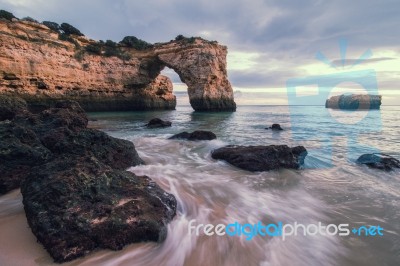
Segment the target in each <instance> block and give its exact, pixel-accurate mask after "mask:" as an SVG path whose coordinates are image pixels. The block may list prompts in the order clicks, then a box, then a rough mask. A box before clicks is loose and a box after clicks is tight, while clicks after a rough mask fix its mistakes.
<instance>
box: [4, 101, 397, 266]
mask: <svg viewBox="0 0 400 266" xmlns="http://www.w3.org/2000/svg"><path fill="white" fill-rule="evenodd" d="M399 114H400V106H382V108H381V110H370V111H356V112H346V111H341V110H327V109H325V107H324V106H290V107H289V106H265V105H256V106H255V105H253V106H250V105H249V106H246V105H239V106H238V108H237V111H236V112H221V113H207V112H204V113H203V112H195V111H193V109H192V108H191V107H190V106H189V105H178V106H177V108H176V110H172V111H147V112H113V113H90V114H89V117H90V127H92V128H96V129H99V130H102V131H105V132H106V133H108V134H110V135H111V136H113V137H117V138H122V139H126V140H129V141H132V142H133V143H134V145H135V147H136V149H137V151H138V153H139V155H140V156H141V158H142V159H143V160H144V161H145V163H146V164H145V165H140V166H136V167H131V168H129V169H128V170H129V171H131V172H133V173H135V174H137V175H147V176H149V177H151V178H152V179H153V180H154V181H155V182H157V184H158V185H159V186H161V187H162V188H163V189H164V190H166V191H167V192H169V193H172V194H173V195H175V197H176V199H177V202H178V207H177V215H176V217H175V218H174V220H173V221H172V222H171V223H170V224H169V225H168V235H167V238H166V240H165V241H164V242H162V243H137V244H131V245H128V246H126V247H125V248H123V249H122V250H121V251H110V250H98V251H95V252H92V253H90V254H89V255H87V256H86V257H84V258H80V259H77V260H74V261H72V262H68V263H65V264H63V265H68V266H70V265H107V266H111V265H113V266H114V265H118V266H125V265H126V266H128V265H129V266H130V265H140V266H144V265H146V266H147V265H157V266H161V265H168V266H169V265H171V266H179V265H208V266H213V265H216V266H217V265H226V266H232V265H246V266H249V265H265V266H266V265H268V266H270V265H271V266H272V265H274V266H275V265H282V266H293V265H304V266H312V265H316V266H317V265H318V266H319V265H328V266H329V265H332V266H333V265H337V266H339V265H340V266H350V265H363V266H373V265H374V266H375V265H381V266H383V265H390V266H396V265H400V171H399V170H395V171H390V172H386V171H380V170H375V169H370V168H368V167H366V166H362V165H358V164H357V162H356V160H357V158H358V157H359V156H360V155H362V154H364V153H373V152H381V153H385V154H388V155H391V156H393V157H395V158H397V159H400V124H399V118H400V117H399ZM155 117H158V118H161V119H164V120H168V121H171V122H172V126H171V127H168V128H159V129H148V128H146V127H145V124H146V123H147V122H148V121H149V120H150V119H152V118H155ZM273 123H279V124H280V125H281V127H282V128H283V130H282V131H272V130H270V129H266V128H268V127H270V126H271V125H272V124H273ZM194 130H209V131H212V132H214V133H215V134H216V135H217V139H216V140H212V141H195V142H192V141H185V140H169V139H168V138H169V137H171V136H172V135H173V134H177V133H180V132H183V131H188V132H192V131H194ZM226 145H288V146H297V145H303V146H304V147H305V148H306V149H307V150H308V155H307V157H306V160H305V163H304V165H303V167H302V168H301V169H297V170H293V169H281V170H276V171H269V172H248V171H245V170H241V169H238V168H236V167H234V166H232V165H230V164H228V163H226V162H224V161H218V160H214V159H212V158H211V152H212V151H213V150H214V149H217V148H220V147H223V146H226ZM259 222H261V223H262V224H264V225H267V224H273V225H277V226H278V225H279V224H280V225H283V226H286V225H287V227H285V228H286V229H287V231H286V233H287V234H288V235H286V237H285V238H283V237H282V235H279V232H280V233H282V231H279V229H277V231H274V232H278V233H277V234H276V235H272V234H271V235H269V234H267V235H265V234H264V236H263V235H261V234H257V235H254V237H252V238H251V239H248V237H247V235H248V234H249V232H251V230H252V229H251V227H248V228H247V229H246V230H245V231H243V232H242V234H241V235H240V234H239V231H240V230H239V229H238V232H237V233H238V234H236V235H228V234H225V235H217V234H213V235H211V236H209V235H207V234H205V233H204V231H202V230H199V234H197V233H196V230H195V229H193V230H190V225H193V226H197V225H199V224H204V225H205V224H212V225H214V226H216V225H218V224H224V225H229V224H236V225H245V224H249V225H255V224H258V223H259ZM300 224H301V225H304V228H306V231H307V230H308V231H307V232H306V233H304V232H303V230H302V227H301V226H300ZM295 225H298V228H297V229H299V230H298V231H297V232H296V233H297V234H295V233H294V232H293V233H292V234H289V233H290V229H293V228H294V226H295ZM310 225H322V226H329V228H330V230H328V231H327V233H325V234H322V233H320V232H321V231H318V232H317V231H316V230H314V229H315V226H314V227H309V226H310ZM339 226H341V228H342V229H343V228H348V229H349V231H348V232H347V233H348V234H342V235H340V234H339V232H340V231H338V230H336V229H338V228H339ZM271 228H272V227H271ZM274 228H275V227H274ZM276 228H278V227H276ZM371 228H372V229H371ZM377 228H378V229H379V228H381V229H380V230H375V229H377ZM200 229H201V228H200ZM236 229H237V228H236ZM281 229H282V227H281ZM286 229H285V230H286ZM353 229H354V230H355V232H353ZM0 232H1V233H0V265H2V266H3V265H4V266H12V265H15V266H24V265H57V264H54V263H53V262H52V259H51V257H50V256H49V255H48V254H47V253H46V251H45V250H44V249H43V247H42V246H41V245H40V243H37V241H36V238H35V237H34V236H33V234H32V233H31V231H30V229H29V227H28V225H27V222H26V218H25V215H24V211H23V205H22V196H21V194H20V192H19V190H15V191H12V192H10V193H9V194H7V195H4V196H2V197H0ZM378 232H379V233H378ZM342 233H343V232H342Z"/></svg>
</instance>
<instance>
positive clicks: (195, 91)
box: [0, 20, 236, 111]
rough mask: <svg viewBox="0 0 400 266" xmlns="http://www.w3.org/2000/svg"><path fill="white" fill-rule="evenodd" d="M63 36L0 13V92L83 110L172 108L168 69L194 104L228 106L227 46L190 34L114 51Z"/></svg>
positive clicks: (37, 105)
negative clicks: (109, 53) (72, 103)
mask: <svg viewBox="0 0 400 266" xmlns="http://www.w3.org/2000/svg"><path fill="white" fill-rule="evenodd" d="M68 38H69V41H66V40H60V39H59V34H58V33H57V32H56V31H53V30H51V29H49V28H48V27H46V26H45V25H43V24H40V23H35V22H30V21H18V20H14V21H7V20H0V55H1V56H0V69H1V71H0V93H1V94H8V95H13V96H19V97H21V98H23V99H25V100H26V101H27V102H28V104H29V105H30V107H31V108H34V109H36V110H43V109H45V108H48V107H52V106H53V105H54V102H56V101H57V100H60V99H63V100H65V99H68V100H74V101H77V102H78V103H79V104H80V105H81V106H82V107H83V108H84V109H85V110H86V111H116V110H120V111H125V110H154V109H174V108H175V106H176V98H175V96H174V95H173V93H172V82H171V80H170V79H169V78H168V77H165V76H162V75H160V72H161V71H162V70H163V69H164V68H165V67H169V68H172V69H173V70H175V72H176V73H177V74H178V75H179V76H180V78H181V80H182V82H184V83H186V85H187V86H188V94H189V99H190V103H191V105H192V107H193V108H194V109H195V110H197V111H234V110H235V109H236V104H235V102H234V98H233V90H232V87H231V85H230V83H229V81H228V79H227V70H226V55H227V48H226V47H225V46H222V45H219V44H218V43H216V42H210V41H206V40H203V39H200V38H193V40H192V41H187V40H179V41H170V42H168V43H160V44H155V45H153V46H152V48H148V49H146V50H142V51H139V50H136V49H134V48H130V47H127V46H124V45H123V44H118V46H117V48H118V49H119V50H118V51H119V52H120V55H113V56H106V55H104V54H94V53H90V52H88V51H87V49H86V48H87V47H88V46H90V45H99V43H98V42H95V41H93V40H90V39H88V38H86V37H85V36H76V35H69V36H68Z"/></svg>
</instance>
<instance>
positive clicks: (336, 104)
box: [325, 94, 382, 110]
mask: <svg viewBox="0 0 400 266" xmlns="http://www.w3.org/2000/svg"><path fill="white" fill-rule="evenodd" d="M381 104H382V96H381V95H369V94H349V95H345V94H343V95H338V96H332V97H331V98H329V99H327V100H326V102H325V107H326V108H332V109H342V110H357V109H358V110H369V109H379V108H380V106H381Z"/></svg>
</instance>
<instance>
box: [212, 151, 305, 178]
mask: <svg viewBox="0 0 400 266" xmlns="http://www.w3.org/2000/svg"><path fill="white" fill-rule="evenodd" d="M306 156H307V150H306V149H305V148H304V147H303V146H297V147H293V148H290V147H288V146H286V145H270V146H232V145H230V146H226V147H223V148H219V149H216V150H214V151H213V152H212V153H211V157H212V158H214V159H220V160H225V161H227V162H228V163H230V164H232V165H234V166H236V167H238V168H241V169H244V170H248V171H252V172H255V171H269V170H275V169H280V168H291V169H298V168H300V166H301V165H302V164H304V159H305V157H306Z"/></svg>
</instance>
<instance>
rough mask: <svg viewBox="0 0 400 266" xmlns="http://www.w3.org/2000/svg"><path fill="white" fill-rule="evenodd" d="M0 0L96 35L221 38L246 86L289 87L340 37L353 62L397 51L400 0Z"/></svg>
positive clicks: (333, 50) (334, 53) (334, 50)
mask: <svg viewBox="0 0 400 266" xmlns="http://www.w3.org/2000/svg"><path fill="white" fill-rule="evenodd" d="M0 5H1V6H2V8H3V9H7V10H9V11H11V12H13V13H14V14H15V15H16V16H18V17H25V16H31V17H33V18H36V19H38V20H50V21H55V22H58V23H61V22H69V23H71V24H72V25H74V26H76V27H77V28H78V29H80V30H81V31H82V32H83V33H85V34H86V35H87V36H89V37H90V38H93V39H97V40H99V39H103V40H106V39H112V40H114V41H119V40H121V39H122V38H123V37H124V36H127V35H134V36H137V37H139V38H141V39H144V40H146V41H149V42H161V41H168V40H170V39H173V38H175V36H177V35H178V34H183V35H186V36H202V37H205V38H207V39H212V40H218V41H219V42H220V43H222V44H225V45H227V46H228V51H229V54H230V58H229V60H228V67H229V71H228V73H229V78H230V80H231V81H232V84H233V85H235V86H240V87H243V88H244V87H262V86H266V87H274V86H280V87H282V86H285V80H286V79H287V78H290V77H296V76H302V75H305V74H307V71H306V70H305V67H304V66H307V65H310V64H313V63H316V64H320V62H317V61H316V60H315V54H316V53H317V52H318V51H321V52H323V53H324V54H325V55H326V56H327V57H328V58H329V59H330V60H331V61H333V62H335V63H337V62H338V61H337V60H338V59H340V50H339V45H338V40H339V39H341V38H345V39H347V40H348V51H347V58H349V60H347V62H348V63H352V62H354V59H355V58H358V57H359V56H360V55H361V54H362V53H363V52H364V51H366V50H367V49H371V50H372V51H373V53H374V54H375V55H376V54H379V53H380V52H381V51H392V52H393V53H392V54H390V56H381V55H378V56H376V57H374V58H371V59H369V60H367V61H365V65H366V64H368V66H372V67H374V66H375V65H378V64H383V63H384V62H385V63H387V64H388V62H392V61H393V62H394V61H396V60H395V59H399V54H400V49H399V48H398V44H399V37H398V36H400V27H398V25H399V23H400V18H399V16H398V14H399V13H400V5H399V4H398V1H397V0H369V1H364V0H353V1H347V0H336V1H322V0H304V1H292V0H252V1H249V0H219V1H216V0H198V1H186V0H148V1H130V0H120V1H108V0H69V1H61V0H47V1H44V0H29V1H28V0H0ZM391 58H394V59H391ZM241 60H242V61H241ZM316 67H318V65H316ZM389 68H390V67H389ZM385 71H387V69H386V70H385ZM392 71H393V72H395V74H392V75H391V76H388V75H385V77H384V78H385V83H384V84H385V86H391V87H393V88H394V87H395V84H397V78H398V75H399V72H398V71H399V70H398V69H395V68H394V67H393V68H392ZM378 75H379V73H378ZM378 78H379V76H378ZM175 80H176V77H175V78H174V81H175ZM388 84H391V85H388Z"/></svg>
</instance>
